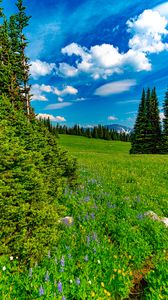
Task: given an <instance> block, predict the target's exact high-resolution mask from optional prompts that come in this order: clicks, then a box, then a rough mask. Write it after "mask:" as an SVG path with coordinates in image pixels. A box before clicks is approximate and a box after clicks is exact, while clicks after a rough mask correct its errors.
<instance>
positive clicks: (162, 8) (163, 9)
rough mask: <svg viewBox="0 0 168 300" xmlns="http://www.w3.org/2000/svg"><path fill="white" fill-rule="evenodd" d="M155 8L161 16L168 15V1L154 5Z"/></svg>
mask: <svg viewBox="0 0 168 300" xmlns="http://www.w3.org/2000/svg"><path fill="white" fill-rule="evenodd" d="M154 10H156V11H158V12H159V14H160V15H161V16H165V17H168V2H165V3H163V4H160V5H158V6H156V7H154Z"/></svg>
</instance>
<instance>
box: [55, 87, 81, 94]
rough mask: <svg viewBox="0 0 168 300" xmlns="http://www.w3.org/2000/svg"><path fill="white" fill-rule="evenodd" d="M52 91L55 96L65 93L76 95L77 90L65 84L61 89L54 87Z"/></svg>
mask: <svg viewBox="0 0 168 300" xmlns="http://www.w3.org/2000/svg"><path fill="white" fill-rule="evenodd" d="M53 93H54V94H55V95H57V96H65V95H76V94H77V93H78V90H77V89H75V88H74V87H73V86H70V85H67V86H66V87H65V88H64V89H63V90H61V91H60V90H59V89H58V88H54V90H53Z"/></svg>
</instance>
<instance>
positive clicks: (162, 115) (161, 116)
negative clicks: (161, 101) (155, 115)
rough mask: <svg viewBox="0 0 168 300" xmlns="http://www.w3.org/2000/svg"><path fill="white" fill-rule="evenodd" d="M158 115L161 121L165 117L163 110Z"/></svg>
mask: <svg viewBox="0 0 168 300" xmlns="http://www.w3.org/2000/svg"><path fill="white" fill-rule="evenodd" d="M159 116H160V120H161V121H163V120H164V119H165V115H164V113H163V112H161V113H160V114H159Z"/></svg>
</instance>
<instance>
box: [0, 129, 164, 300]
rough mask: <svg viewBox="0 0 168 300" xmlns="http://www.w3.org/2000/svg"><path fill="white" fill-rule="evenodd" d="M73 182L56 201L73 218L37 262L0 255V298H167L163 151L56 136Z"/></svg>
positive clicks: (79, 299) (63, 226) (18, 299)
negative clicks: (75, 177) (73, 162)
mask: <svg viewBox="0 0 168 300" xmlns="http://www.w3.org/2000/svg"><path fill="white" fill-rule="evenodd" d="M59 144H60V145H61V146H63V147H64V148H65V149H67V150H69V152H70V153H71V155H73V156H74V157H76V158H77V160H78V170H79V171H78V172H79V183H78V185H77V187H76V188H75V189H74V190H72V189H69V188H67V189H66V190H65V193H64V197H62V198H61V199H60V204H63V205H64V206H66V208H67V216H71V217H72V218H73V219H69V221H67V220H66V221H65V222H63V224H62V223H60V231H61V232H62V236H61V240H60V241H59V244H58V245H56V247H55V248H54V249H51V251H50V252H49V253H48V256H47V257H46V258H44V260H43V261H42V262H36V263H32V264H31V265H30V268H29V269H27V268H25V270H21V269H20V268H19V263H18V260H19V258H15V257H11V258H9V257H3V258H1V260H0V267H1V272H0V273H1V281H0V293H1V294H0V299H3V300H15V299H16V300H23V299H26V300H27V299H30V300H32V299H34V300H35V299H45V300H49V299H51V300H52V299H57V300H91V299H93V300H106V299H110V300H123V299H125V300H126V299H134V300H135V299H138V300H141V299H147V300H159V299H165V300H167V299H168V280H167V279H168V252H167V250H168V229H167V228H166V227H165V225H164V224H163V223H162V222H160V221H154V220H153V219H151V218H150V217H148V216H145V212H147V211H150V210H152V211H153V212H155V213H157V214H158V215H159V217H163V216H164V217H168V188H167V187H168V156H161V155H132V156H131V155H129V148H130V144H129V143H123V142H110V141H103V140H94V139H87V138H84V137H77V136H67V135H66V136H64V135H61V136H60V139H59Z"/></svg>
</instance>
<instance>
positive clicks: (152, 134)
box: [130, 88, 161, 154]
mask: <svg viewBox="0 0 168 300" xmlns="http://www.w3.org/2000/svg"><path fill="white" fill-rule="evenodd" d="M158 106H159V104H158V99H157V95H156V89H155V88H154V89H153V90H152V92H151V91H150V89H148V90H147V92H146V93H145V90H143V92H142V97H141V102H140V105H139V110H138V114H137V118H136V122H135V126H134V133H133V136H132V147H131V150H130V153H131V154H136V153H137V154H138V153H139V154H143V153H144V154H145V153H146V154H149V153H160V147H161V124H160V117H159V107H158Z"/></svg>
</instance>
